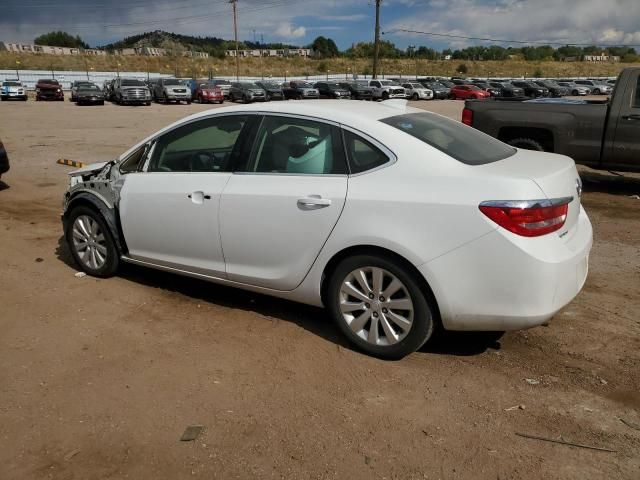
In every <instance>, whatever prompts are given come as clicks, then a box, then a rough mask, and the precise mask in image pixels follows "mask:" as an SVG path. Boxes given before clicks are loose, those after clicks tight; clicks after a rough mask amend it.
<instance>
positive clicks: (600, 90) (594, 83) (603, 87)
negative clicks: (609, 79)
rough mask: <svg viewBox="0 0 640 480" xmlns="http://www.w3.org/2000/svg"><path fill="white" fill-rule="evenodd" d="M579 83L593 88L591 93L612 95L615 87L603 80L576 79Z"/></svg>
mask: <svg viewBox="0 0 640 480" xmlns="http://www.w3.org/2000/svg"><path fill="white" fill-rule="evenodd" d="M575 83H576V84H577V85H584V86H585V87H589V88H590V89H591V95H611V93H612V92H613V87H612V86H611V85H607V84H606V83H605V82H603V81H601V80H576V81H575Z"/></svg>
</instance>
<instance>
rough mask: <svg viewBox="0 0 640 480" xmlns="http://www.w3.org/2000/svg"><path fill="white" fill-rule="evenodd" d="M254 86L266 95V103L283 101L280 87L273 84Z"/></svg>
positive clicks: (263, 83)
mask: <svg viewBox="0 0 640 480" xmlns="http://www.w3.org/2000/svg"><path fill="white" fill-rule="evenodd" d="M256 85H257V86H259V87H260V88H261V89H263V90H264V91H265V92H266V94H267V102H269V101H271V100H284V93H283V92H282V86H281V85H280V84H278V83H275V82H256Z"/></svg>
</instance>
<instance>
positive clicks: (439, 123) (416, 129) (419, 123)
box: [381, 113, 516, 165]
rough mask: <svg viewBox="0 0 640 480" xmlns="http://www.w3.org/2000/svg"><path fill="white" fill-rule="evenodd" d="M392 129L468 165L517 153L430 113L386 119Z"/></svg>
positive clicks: (510, 148) (511, 148) (508, 147)
mask: <svg viewBox="0 0 640 480" xmlns="http://www.w3.org/2000/svg"><path fill="white" fill-rule="evenodd" d="M381 122H383V123H386V124H387V125H391V126H392V127H395V128H397V129H398V130H401V131H403V132H405V133H407V134H409V135H411V136H412V137H415V138H417V139H419V140H422V141H423V142H424V143H427V144H428V145H431V146H432V147H435V148H437V149H438V150H440V151H441V152H444V153H446V154H447V155H449V156H451V157H453V158H455V159H456V160H458V161H460V162H462V163H465V164H467V165H484V164H486V163H491V162H496V161H498V160H502V159H504V158H507V157H510V156H511V155H513V154H515V153H516V149H515V148H513V147H510V146H509V145H507V144H506V143H502V142H501V141H499V140H496V139H495V138H492V137H490V136H488V135H485V134H484V133H481V132H480V131H478V130H476V129H474V128H471V127H467V126H466V125H463V124H462V123H460V122H456V121H454V120H450V119H448V118H445V117H441V116H439V115H433V114H429V113H409V114H406V115H396V116H393V117H388V118H384V119H382V120H381Z"/></svg>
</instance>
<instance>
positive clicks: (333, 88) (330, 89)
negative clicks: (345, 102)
mask: <svg viewBox="0 0 640 480" xmlns="http://www.w3.org/2000/svg"><path fill="white" fill-rule="evenodd" d="M313 88H315V89H317V90H318V93H319V94H320V98H335V99H338V100H340V99H342V98H346V99H350V98H351V92H350V91H349V90H348V89H346V88H344V87H343V86H342V85H340V84H339V83H337V82H318V83H316V84H315V85H314V86H313Z"/></svg>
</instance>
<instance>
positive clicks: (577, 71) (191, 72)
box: [0, 51, 640, 77]
mask: <svg viewBox="0 0 640 480" xmlns="http://www.w3.org/2000/svg"><path fill="white" fill-rule="evenodd" d="M17 61H19V62H20V64H19V68H20V69H22V70H51V69H54V70H87V69H88V70H91V69H93V70H95V71H116V70H120V71H141V72H146V71H150V72H158V73H168V74H174V75H175V74H176V73H177V75H178V76H180V77H206V76H207V75H208V72H209V71H210V70H213V71H214V74H215V75H220V76H231V75H234V74H235V61H234V59H231V58H224V59H220V58H208V59H191V58H185V57H129V56H116V55H108V56H105V57H89V56H81V55H78V56H54V55H41V54H13V53H9V52H6V51H4V52H0V69H15V68H16V62H17ZM460 63H464V64H465V65H466V67H467V76H469V77H476V76H477V77H490V76H496V77H497V76H514V77H516V76H530V77H531V76H534V75H535V74H536V73H537V74H540V75H541V76H544V77H564V76H616V75H617V74H618V73H619V72H620V70H622V69H623V68H625V67H628V66H640V64H628V63H617V64H613V63H587V62H555V61H546V62H527V61H523V60H507V61H464V62H461V61H454V60H451V61H433V60H418V61H417V62H416V61H415V60H408V59H382V60H381V68H380V70H381V73H382V74H400V73H402V75H403V76H410V77H413V76H415V74H416V72H417V73H418V75H420V76H426V75H443V76H451V75H456V74H457V68H458V66H459V65H460ZM327 70H328V71H329V73H331V74H336V73H345V72H357V73H360V74H363V73H365V74H368V73H371V70H372V62H371V60H369V59H350V58H334V59H326V60H312V59H303V58H264V59H260V58H243V59H240V74H241V75H247V76H262V75H264V76H265V77H269V76H274V77H275V76H283V75H284V74H285V73H286V74H287V75H318V74H325V73H327Z"/></svg>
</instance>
